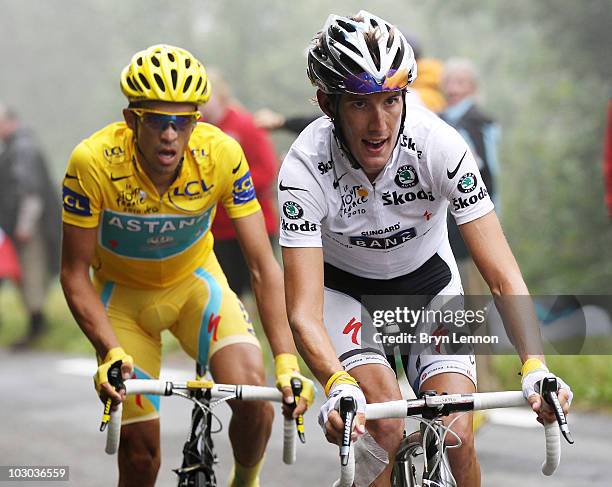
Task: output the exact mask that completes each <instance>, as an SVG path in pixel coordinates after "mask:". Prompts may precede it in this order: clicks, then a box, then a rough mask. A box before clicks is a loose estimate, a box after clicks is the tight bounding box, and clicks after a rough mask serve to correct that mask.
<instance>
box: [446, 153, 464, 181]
mask: <svg viewBox="0 0 612 487" xmlns="http://www.w3.org/2000/svg"><path fill="white" fill-rule="evenodd" d="M466 154H467V151H465V152H464V153H463V156H462V157H461V160H460V161H459V164H457V167H456V168H455V170H454V171H453V172H450V171H449V170H448V169H447V170H446V175H447V176H448V179H454V178H455V176H456V175H457V171H458V170H459V166H461V163H462V162H463V159H464V157H465V155H466Z"/></svg>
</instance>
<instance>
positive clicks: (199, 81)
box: [195, 76, 202, 91]
mask: <svg viewBox="0 0 612 487" xmlns="http://www.w3.org/2000/svg"><path fill="white" fill-rule="evenodd" d="M200 86H202V77H201V76H200V79H199V80H198V84H197V85H196V88H195V89H196V91H198V90H199V89H200Z"/></svg>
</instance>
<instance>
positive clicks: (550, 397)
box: [540, 377, 574, 445]
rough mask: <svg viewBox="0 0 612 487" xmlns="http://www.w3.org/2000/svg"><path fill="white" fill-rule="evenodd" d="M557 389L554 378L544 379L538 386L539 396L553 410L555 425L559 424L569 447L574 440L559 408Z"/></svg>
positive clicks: (561, 409)
mask: <svg viewBox="0 0 612 487" xmlns="http://www.w3.org/2000/svg"><path fill="white" fill-rule="evenodd" d="M557 387H558V386H557V379H556V378H555V377H545V378H544V379H542V383H541V385H540V394H541V395H542V397H543V398H544V400H545V401H546V402H547V403H548V404H549V405H550V406H551V407H552V408H553V411H554V413H555V417H556V418H557V423H558V424H559V429H560V430H561V433H562V434H563V438H565V441H567V442H568V443H569V444H570V445H573V444H574V439H573V438H572V434H571V433H570V430H569V426H568V424H567V419H566V417H565V413H564V412H563V408H562V407H561V403H560V402H559V398H558V397H557Z"/></svg>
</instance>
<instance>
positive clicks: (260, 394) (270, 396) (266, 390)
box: [242, 386, 283, 402]
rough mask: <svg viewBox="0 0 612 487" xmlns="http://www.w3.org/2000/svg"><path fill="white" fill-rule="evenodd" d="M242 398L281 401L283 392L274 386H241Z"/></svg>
mask: <svg viewBox="0 0 612 487" xmlns="http://www.w3.org/2000/svg"><path fill="white" fill-rule="evenodd" d="M242 399H248V400H254V401H274V402H283V393H282V392H281V391H279V390H278V389H276V388H275V387H264V386H242Z"/></svg>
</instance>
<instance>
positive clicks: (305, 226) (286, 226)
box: [281, 218, 317, 232]
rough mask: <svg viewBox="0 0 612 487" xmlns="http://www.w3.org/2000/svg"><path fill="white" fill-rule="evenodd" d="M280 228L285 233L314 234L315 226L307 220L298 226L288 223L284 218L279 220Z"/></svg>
mask: <svg viewBox="0 0 612 487" xmlns="http://www.w3.org/2000/svg"><path fill="white" fill-rule="evenodd" d="M281 228H282V229H283V230H285V231H287V232H298V231H299V232H316V231H317V224H316V223H312V222H309V221H307V220H305V221H304V222H302V223H299V224H298V223H292V222H288V221H287V220H285V219H284V218H281Z"/></svg>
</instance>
